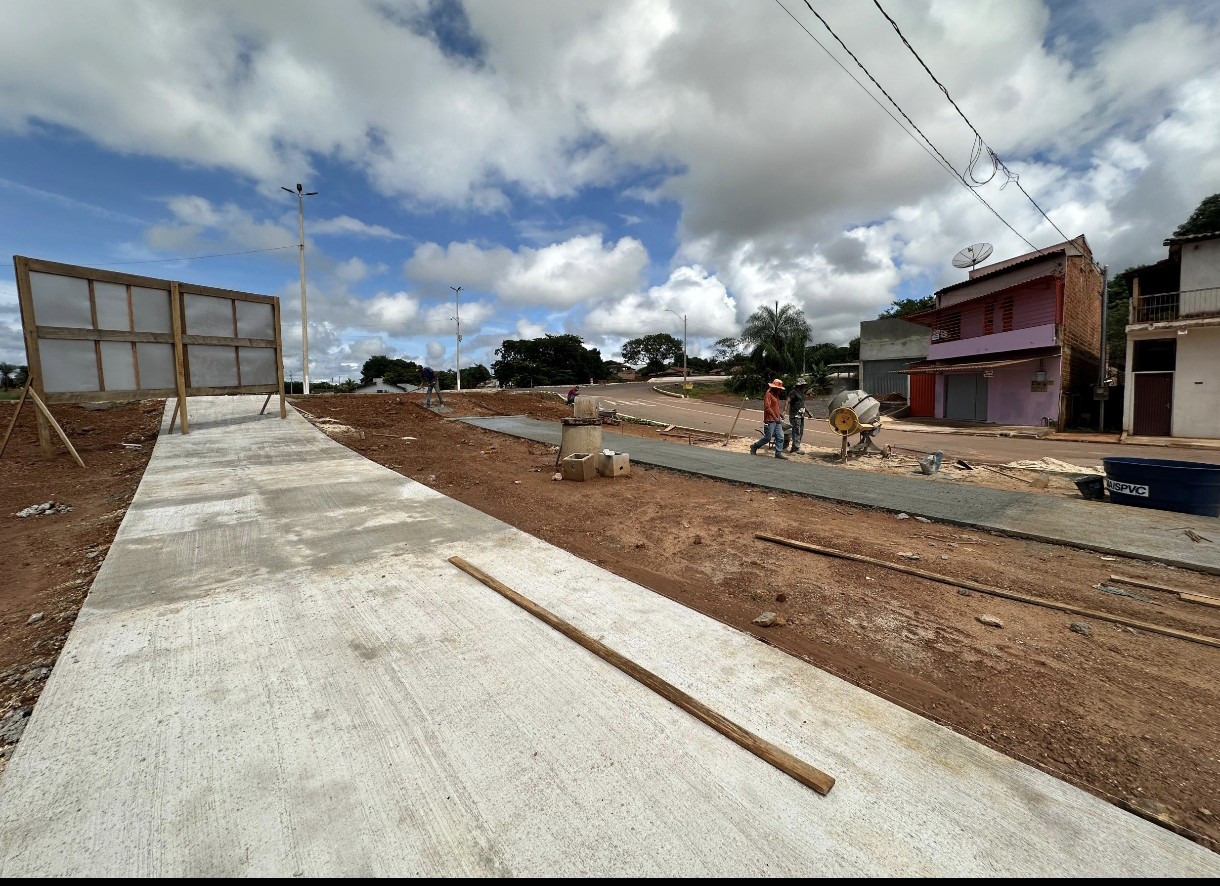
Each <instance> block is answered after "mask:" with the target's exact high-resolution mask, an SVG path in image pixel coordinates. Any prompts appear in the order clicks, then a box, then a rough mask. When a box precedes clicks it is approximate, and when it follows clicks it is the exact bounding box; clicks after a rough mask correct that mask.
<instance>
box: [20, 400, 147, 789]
mask: <svg viewBox="0 0 1220 886" xmlns="http://www.w3.org/2000/svg"><path fill="white" fill-rule="evenodd" d="M16 405H17V404H16V403H14V402H11V401H10V402H3V403H0V434H2V433H3V432H4V430H5V429H6V428H8V423H9V420H10V419H11V418H12V415H13V410H14V409H15V408H16ZM164 405H165V404H164V401H161V400H150V401H145V402H142V403H126V404H122V405H114V406H109V404H107V406H108V407H109V408H96V409H87V408H85V407H82V406H56V407H53V408H52V412H53V413H54V414H55V416H56V417H57V418H58V419H59V421H60V423H61V424H62V425H63V427H64V430H65V431H67V433H68V436H69V438H70V439H71V440H72V444H73V446H75V447H76V450H77V452H78V453H80V457H81V459H82V460H83V461H84V462H85V467H84V468H81V467H78V466H77V464H76V462H74V461H73V460H72V459H71V457H70V456H69V455H68V454H67V451H66V450H64V449H63V447H62V446H60V445H59V443H58V441H56V454H55V456H54V457H53V458H51V459H44V458H42V456H41V454H40V452H39V449H38V438H37V432H36V430H35V424H34V409H33V406H32V404H30V403H28V402H27V403H26V405H25V407H24V408H23V409H22V411H21V417H20V419H19V420H18V422H17V427H16V428H15V429H14V431H13V438H12V439H11V440H10V441H9V445H8V448H7V450H6V451H5V453H4V457H3V458H0V531H2V532H3V539H4V541H3V543H2V546H0V717H3V716H4V715H6V714H9V713H10V712H13V711H18V712H26V711H28V710H29V709H30V708H31V707H32V706H33V704H34V703H35V702H36V701H37V700H38V696H39V695H40V694H41V693H42V690H43V687H44V686H45V685H46V681H47V677H48V676H49V675H50V673H51V668H52V667H53V666H54V664H55V661H56V659H57V658H58V657H59V652H60V650H61V649H62V648H63V645H64V641H65V640H66V639H67V636H68V631H69V630H71V628H72V623H73V621H74V620H75V619H76V613H77V612H78V611H79V610H80V607H81V604H82V603H83V602H84V599H85V596H86V595H87V594H88V593H89V588H90V587H91V586H92V584H93V577H94V576H95V575H96V574H97V570H98V569H99V568H100V567H101V565H102V561H103V560H104V559H105V555H106V551H107V550H108V549H109V548H110V543H111V542H112V541H113V540H114V534H115V533H116V532H117V531H118V528H119V523H121V522H122V520H123V515H124V514H126V513H127V505H128V504H130V502H131V499H132V497H133V496H134V495H135V492H136V487H137V486H138V485H139V483H140V478H141V477H142V476H143V475H144V468H145V467H147V465H148V460H149V458H150V457H151V456H152V447H153V444H154V442H155V441H156V438H157V430H158V427H159V424H160V421H161V412H162V410H163V408H164ZM124 442H126V443H129V444H134V445H136V446H138V447H139V448H130V447H127V446H123V445H122V444H123V443H124ZM48 501H55V502H62V503H63V504H66V505H68V506H70V507H71V508H72V510H71V511H70V512H68V513H63V514H53V515H45V516H41V517H24V518H18V517H17V516H16V513H17V512H18V511H20V510H22V509H23V508H26V507H28V506H30V505H35V504H42V503H44V502H48ZM36 613H42V617H41V619H39V620H37V621H36V622H34V623H33V624H28V623H27V622H28V621H29V619H30V617H31V616H33V615H35V614H36ZM27 716H28V714H27ZM0 744H2V745H3V746H0V766H2V765H3V763H4V762H7V760H8V756H9V754H10V753H11V751H12V743H11V742H2V743H0Z"/></svg>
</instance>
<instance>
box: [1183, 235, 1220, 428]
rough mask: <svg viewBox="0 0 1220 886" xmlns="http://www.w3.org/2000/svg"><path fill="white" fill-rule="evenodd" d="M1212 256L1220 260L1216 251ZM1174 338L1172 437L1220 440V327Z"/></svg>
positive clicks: (1184, 264) (1191, 330) (1191, 331)
mask: <svg viewBox="0 0 1220 886" xmlns="http://www.w3.org/2000/svg"><path fill="white" fill-rule="evenodd" d="M1208 245H1210V244H1208ZM1217 245H1218V246H1220V242H1217ZM1214 255H1215V256H1216V257H1217V258H1218V259H1220V249H1217V250H1216V251H1215V253H1214ZM1182 266H1183V276H1185V267H1186V263H1185V262H1183V263H1182ZM1177 338H1178V357H1177V368H1176V370H1175V371H1174V375H1173V436H1175V437H1207V438H1220V327H1217V326H1201V327H1199V326H1197V327H1192V328H1190V329H1188V330H1186V334H1185V335H1179V336H1178V337H1177Z"/></svg>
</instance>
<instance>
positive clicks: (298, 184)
mask: <svg viewBox="0 0 1220 886" xmlns="http://www.w3.org/2000/svg"><path fill="white" fill-rule="evenodd" d="M303 190H304V188H302V187H301V183H300V182H297V193H298V194H299V193H301V191H303Z"/></svg>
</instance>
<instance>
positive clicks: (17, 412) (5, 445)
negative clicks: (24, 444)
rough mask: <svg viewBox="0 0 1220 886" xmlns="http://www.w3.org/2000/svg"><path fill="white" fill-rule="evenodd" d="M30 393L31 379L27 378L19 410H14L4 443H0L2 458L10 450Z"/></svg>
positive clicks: (22, 390) (18, 404)
mask: <svg viewBox="0 0 1220 886" xmlns="http://www.w3.org/2000/svg"><path fill="white" fill-rule="evenodd" d="M29 392H30V377H29V375H28V370H27V375H26V377H25V387H24V388H22V389H21V398H20V399H19V400H18V401H17V408H16V409H14V410H13V418H12V420H11V421H10V422H9V423H8V430H7V431H5V432H4V442H3V443H0V456H3V455H4V450H5V449H7V448H8V438H9V437H11V436H12V434H13V428H15V427H17V416H19V415H21V407H22V406H23V405H24V404H25V397H26V395H27V394H28V393H29Z"/></svg>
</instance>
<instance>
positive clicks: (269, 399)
mask: <svg viewBox="0 0 1220 886" xmlns="http://www.w3.org/2000/svg"><path fill="white" fill-rule="evenodd" d="M271 397H272V395H271V394H268V395H267V399H266V400H264V401H263V408H262V409H260V410H259V411H258V414H259V415H262V414H263V413H265V412H266V411H267V404H268V403H270V402H271Z"/></svg>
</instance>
